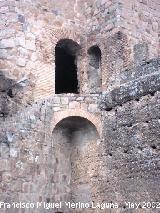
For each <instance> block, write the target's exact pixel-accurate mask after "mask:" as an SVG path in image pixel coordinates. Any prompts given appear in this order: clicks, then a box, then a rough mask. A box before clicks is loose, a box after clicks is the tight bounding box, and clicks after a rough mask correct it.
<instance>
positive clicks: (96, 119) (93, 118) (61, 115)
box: [52, 109, 102, 136]
mask: <svg viewBox="0 0 160 213" xmlns="http://www.w3.org/2000/svg"><path fill="white" fill-rule="evenodd" d="M72 116H78V117H82V118H86V119H87V120H89V121H90V122H91V123H92V124H93V125H94V126H95V127H96V129H97V131H98V133H99V135H100V136H101V135H102V122H101V116H100V115H94V114H93V113H89V112H86V111H84V110H81V109H77V110H66V111H61V112H55V113H54V117H53V126H52V130H53V129H54V128H55V126H56V125H57V124H58V123H59V122H60V121H61V120H63V119H65V118H67V117H72Z"/></svg>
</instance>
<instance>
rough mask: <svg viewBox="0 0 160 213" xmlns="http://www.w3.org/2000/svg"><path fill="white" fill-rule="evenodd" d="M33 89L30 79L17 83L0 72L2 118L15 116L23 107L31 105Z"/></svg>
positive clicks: (0, 108) (0, 111) (0, 113)
mask: <svg viewBox="0 0 160 213" xmlns="http://www.w3.org/2000/svg"><path fill="white" fill-rule="evenodd" d="M33 87H34V84H33V83H31V79H29V78H22V79H21V80H19V81H15V80H14V79H11V78H8V77H6V76H5V74H4V73H3V72H1V71H0V117H3V118H5V117H7V116H9V115H13V114H14V113H16V112H17V110H18V109H19V107H20V106H21V105H22V106H23V107H24V106H25V105H27V104H30V103H31V101H32V92H33Z"/></svg>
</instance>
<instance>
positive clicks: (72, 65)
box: [55, 39, 80, 94]
mask: <svg viewBox="0 0 160 213" xmlns="http://www.w3.org/2000/svg"><path fill="white" fill-rule="evenodd" d="M79 50H80V46H79V45H78V44H77V43H76V42H74V41H73V40H71V39H62V40H60V41H59V42H58V43H57V45H56V47H55V67H56V71H55V93H56V94H61V93H79V88H78V87H79V84H78V76H77V57H78V55H79Z"/></svg>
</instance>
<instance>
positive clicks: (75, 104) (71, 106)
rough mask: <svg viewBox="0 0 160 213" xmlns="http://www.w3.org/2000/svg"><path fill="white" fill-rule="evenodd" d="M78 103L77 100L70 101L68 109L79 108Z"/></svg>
mask: <svg viewBox="0 0 160 213" xmlns="http://www.w3.org/2000/svg"><path fill="white" fill-rule="evenodd" d="M79 108H80V103H79V102H78V101H72V102H70V103H69V109H79Z"/></svg>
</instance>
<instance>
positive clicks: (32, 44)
mask: <svg viewBox="0 0 160 213" xmlns="http://www.w3.org/2000/svg"><path fill="white" fill-rule="evenodd" d="M26 49H28V50H33V51H35V50H36V44H35V40H33V41H32V40H26Z"/></svg>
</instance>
